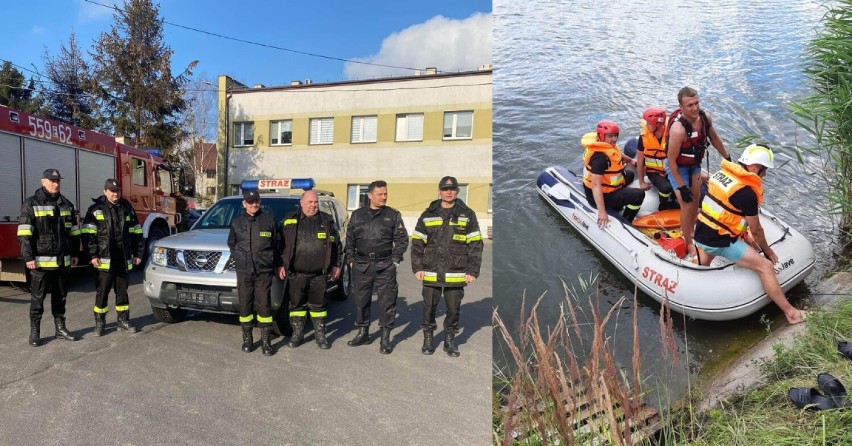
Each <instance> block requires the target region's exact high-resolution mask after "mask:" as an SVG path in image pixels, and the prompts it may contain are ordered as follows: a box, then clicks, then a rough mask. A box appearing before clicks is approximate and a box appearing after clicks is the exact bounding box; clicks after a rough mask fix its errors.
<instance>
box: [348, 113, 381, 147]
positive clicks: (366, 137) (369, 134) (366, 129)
mask: <svg viewBox="0 0 852 446" xmlns="http://www.w3.org/2000/svg"><path fill="white" fill-rule="evenodd" d="M376 123H377V119H376V116H353V117H352V142H353V143H356V142H376Z"/></svg>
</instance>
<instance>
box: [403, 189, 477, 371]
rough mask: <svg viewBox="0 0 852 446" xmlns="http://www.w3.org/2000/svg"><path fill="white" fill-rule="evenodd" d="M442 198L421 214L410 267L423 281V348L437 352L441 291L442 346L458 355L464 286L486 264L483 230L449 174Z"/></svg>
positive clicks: (415, 231) (472, 280)
mask: <svg viewBox="0 0 852 446" xmlns="http://www.w3.org/2000/svg"><path fill="white" fill-rule="evenodd" d="M438 194H439V195H440V196H441V198H440V199H438V200H435V201H433V202H432V203H431V204H430V205H429V207H428V208H426V210H425V211H424V212H423V214H421V215H420V218H419V219H418V220H417V226H416V227H415V228H414V233H413V234H412V236H411V269H412V270H413V271H414V277H416V278H417V280H420V281H422V282H423V324H422V325H421V328H422V329H423V349H422V350H421V351H422V352H423V353H424V354H426V355H431V354H432V353H434V352H435V344H434V338H433V335H434V330H435V329H436V328H438V325H437V324H436V323H435V310H436V309H437V308H438V303H439V302H440V301H441V294H443V295H444V300H446V302H447V316H446V318H444V332H445V333H446V336H445V338H444V351H445V352H447V354H448V355H450V356H453V357H455V356H459V349H458V346H457V345H456V341H455V336H456V333H458V331H459V309H460V308H461V301H462V297H464V287H465V285H467V284H469V283H472V282H474V281H475V280H476V278H477V277H479V268H480V266H481V265H482V248H483V246H482V233H481V232H480V231H479V222H478V221H477V220H476V214H475V213H474V212H473V210H472V209H470V208H469V207H467V205H465V204H464V202H463V201H462V200H459V199H458V195H459V183H458V181H457V180H456V179H455V177H450V176H446V177H444V178H442V179H441V182H440V183H438Z"/></svg>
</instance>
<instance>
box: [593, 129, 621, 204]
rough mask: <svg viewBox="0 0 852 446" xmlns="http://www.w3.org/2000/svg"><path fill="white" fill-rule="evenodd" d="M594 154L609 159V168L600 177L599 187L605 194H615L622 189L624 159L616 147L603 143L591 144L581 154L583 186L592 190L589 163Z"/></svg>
mask: <svg viewBox="0 0 852 446" xmlns="http://www.w3.org/2000/svg"><path fill="white" fill-rule="evenodd" d="M595 153H603V154H604V155H606V157H607V158H608V159H609V167H607V169H606V170H605V171H604V173H603V175H601V186H603V192H604V193H605V194H608V193H611V192H615V191H617V190H618V189H621V188H622V187H624V157H623V156H622V155H621V150H619V149H618V147H616V146H614V145H612V144H608V143H605V142H599V141H598V142H593V143H591V144H589V145H588V146H587V147H586V152H585V153H584V154H583V162H584V165H585V169H584V170H583V184H585V185H586V187H588V188H589V189H591V188H592V166H590V165H589V162H590V161H591V159H592V156H593V155H594V154H595Z"/></svg>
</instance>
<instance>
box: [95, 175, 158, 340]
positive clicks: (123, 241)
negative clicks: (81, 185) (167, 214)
mask: <svg viewBox="0 0 852 446" xmlns="http://www.w3.org/2000/svg"><path fill="white" fill-rule="evenodd" d="M80 232H81V233H82V235H83V243H84V245H86V246H88V249H89V254H90V255H91V256H92V261H91V263H92V266H94V267H95V269H97V270H98V288H97V293H96V294H95V310H94V311H95V332H94V335H95V336H103V334H104V328H105V326H106V314H107V311H108V307H107V302H108V300H109V290H110V288H113V290H114V291H115V312H116V314H117V323H116V327H118V329H120V330H124V331H127V332H130V333H136V327H134V326H133V325H132V324H131V323H130V298H129V297H128V296H127V283H128V280H127V278H128V271H130V270H132V269H133V267H134V266H138V265H139V264H140V263H142V252H143V250H144V249H145V248H144V246H145V244H144V240H143V239H142V227H141V226H139V220H138V219H137V218H136V212H134V211H133V206H132V205H131V204H130V202H129V201H127V200H126V199H125V198H122V196H121V188H120V187H119V186H118V182H117V181H115V180H114V179H112V178H110V179H108V180H106V182H105V183H104V194H103V195H101V196H100V197H99V198H97V199H96V200H95V203H94V204H93V205H91V206H90V207H89V210H88V212H86V217H85V218H84V219H83V228H82V229H81V230H80Z"/></svg>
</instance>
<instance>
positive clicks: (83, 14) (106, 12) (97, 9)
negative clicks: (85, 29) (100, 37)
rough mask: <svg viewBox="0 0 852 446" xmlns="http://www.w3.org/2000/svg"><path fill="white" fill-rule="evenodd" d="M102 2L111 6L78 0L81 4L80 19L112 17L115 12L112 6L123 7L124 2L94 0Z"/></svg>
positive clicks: (120, 0) (86, 20)
mask: <svg viewBox="0 0 852 446" xmlns="http://www.w3.org/2000/svg"><path fill="white" fill-rule="evenodd" d="M94 1H97V2H98V3H100V4H103V5H107V6H110V7H109V8H108V7H106V6H101V5H96V4H94V3H88V2H84V1H83V0H77V4H78V5H80V7H79V10H78V12H77V16H78V17H79V18H80V21H83V22H89V21H97V20H102V19H105V18H109V17H112V13H113V12H115V10H114V9H112V8H111V7H112V6H118V7H121V6H122V5H123V4H124V2H123V1H122V0H94Z"/></svg>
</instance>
